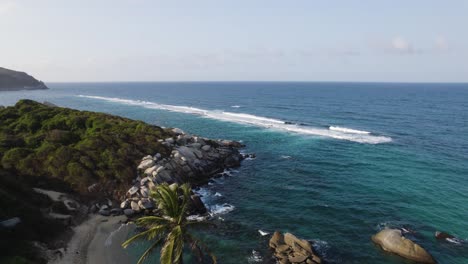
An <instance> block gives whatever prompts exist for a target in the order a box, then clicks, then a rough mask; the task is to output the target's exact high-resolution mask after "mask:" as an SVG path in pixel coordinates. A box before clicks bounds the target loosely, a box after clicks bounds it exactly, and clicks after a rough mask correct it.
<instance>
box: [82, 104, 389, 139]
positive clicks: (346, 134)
mask: <svg viewBox="0 0 468 264" xmlns="http://www.w3.org/2000/svg"><path fill="white" fill-rule="evenodd" d="M79 97H83V98H91V99H97V100H104V101H108V102H114V103H121V104H127V105H135V106H142V107H146V108H150V109H160V110H166V111H173V112H180V113H187V114H193V115H199V116H202V117H206V118H211V119H216V120H221V121H226V122H234V123H239V124H247V125H253V126H257V127H263V128H270V129H275V130H280V131H287V132H293V133H299V134H305V135H314V136H321V137H328V138H334V139H341V140H348V141H353V142H358V143H367V144H379V143H387V142H390V141H392V139H391V138H390V137H385V136H377V135H372V134H371V133H370V132H368V131H361V130H355V129H351V128H344V127H334V126H333V127H330V128H329V129H325V128H317V127H308V126H299V125H296V124H289V123H285V122H284V121H281V120H278V119H273V118H268V117H262V116H256V115H251V114H245V113H232V112H225V111H218V110H205V109H200V108H195V107H189V106H178V105H167V104H158V103H153V102H147V101H141V100H129V99H122V98H112V97H103V96H90V95H79Z"/></svg>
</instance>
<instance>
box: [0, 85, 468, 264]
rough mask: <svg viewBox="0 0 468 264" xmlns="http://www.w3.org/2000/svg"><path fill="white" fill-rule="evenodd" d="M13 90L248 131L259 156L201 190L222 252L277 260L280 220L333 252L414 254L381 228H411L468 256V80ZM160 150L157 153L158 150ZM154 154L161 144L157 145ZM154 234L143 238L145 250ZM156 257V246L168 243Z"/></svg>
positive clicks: (223, 132) (388, 257)
mask: <svg viewBox="0 0 468 264" xmlns="http://www.w3.org/2000/svg"><path fill="white" fill-rule="evenodd" d="M48 86H49V87H50V90H45V91H42V90H41V91H20V92H2V93H0V105H12V104H14V103H15V102H16V101H17V100H18V99H20V98H30V99H34V100H38V101H48V102H52V103H54V104H57V105H59V106H65V107H71V108H76V109H82V110H91V111H99V112H106V113H110V114H115V115H120V116H125V117H129V118H132V119H139V120H143V121H145V122H148V123H151V124H155V125H159V126H165V127H178V128H181V129H183V130H184V131H186V132H189V133H192V134H197V135H200V136H204V137H210V138H223V139H233V140H239V141H242V142H243V143H244V144H245V145H246V148H245V149H243V151H244V152H246V153H255V154H256V158H255V159H248V160H245V161H243V163H242V166H241V167H240V168H237V169H235V170H231V171H228V172H227V173H226V175H225V176H223V177H221V178H217V179H214V180H213V181H212V182H210V183H209V184H208V185H207V186H204V187H202V188H201V189H199V190H198V192H199V193H201V194H203V200H204V201H205V202H206V203H207V205H208V206H209V209H210V211H211V213H212V214H213V216H214V218H215V220H214V222H215V223H216V225H217V228H216V229H213V230H212V229H210V230H207V231H203V230H202V231H199V232H197V234H198V236H200V237H201V238H203V240H204V241H205V242H206V244H207V245H208V246H209V247H210V249H211V250H212V251H213V252H214V254H215V255H216V256H217V258H218V261H219V263H270V262H271V258H270V256H271V254H270V253H269V250H268V248H267V247H268V239H269V236H261V235H260V233H259V231H258V230H262V231H264V232H269V233H272V232H274V231H275V230H279V231H282V232H286V231H288V232H292V233H294V234H295V235H297V236H298V237H301V238H305V239H309V240H313V241H315V247H316V249H317V250H318V251H319V252H320V254H321V255H322V256H323V257H324V259H325V260H326V261H327V262H328V263H372V264H378V263H382V264H384V263H385V264H390V263H411V262H405V261H404V260H403V259H401V258H400V257H398V256H395V255H392V254H387V253H384V252H383V251H382V250H380V249H379V248H378V247H377V246H375V245H374V244H373V243H372V242H371V240H370V237H371V236H372V235H373V234H375V233H377V232H378V231H379V230H381V229H382V228H384V227H397V228H402V227H404V228H406V229H411V230H414V231H415V234H413V235H412V236H411V237H412V239H413V240H415V241H417V242H418V243H419V244H420V245H422V246H423V247H424V248H425V249H426V250H427V251H429V252H430V253H431V254H432V255H433V256H434V257H435V259H437V260H438V262H439V263H447V264H466V263H468V242H467V243H464V244H461V245H457V244H451V243H448V242H441V241H436V240H435V238H434V232H435V231H445V232H448V233H450V234H453V235H455V236H457V237H459V238H461V239H468V84H424V83H419V84H405V83H332V82H330V83H305V82H304V83H303V82H275V83H269V82H211V83H203V82H195V83H190V82H186V83H49V84H48ZM148 154H151V153H148ZM153 154H154V153H153ZM144 246H145V244H144V242H142V243H140V244H138V245H136V246H134V247H133V248H130V250H131V255H132V256H133V257H134V258H135V260H136V259H137V255H138V254H139V253H140V252H142V251H143V250H144ZM153 258H155V259H157V256H154V257H153Z"/></svg>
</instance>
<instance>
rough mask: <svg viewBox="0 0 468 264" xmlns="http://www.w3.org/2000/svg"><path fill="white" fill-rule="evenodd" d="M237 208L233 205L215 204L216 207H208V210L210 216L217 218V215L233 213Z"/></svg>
mask: <svg viewBox="0 0 468 264" xmlns="http://www.w3.org/2000/svg"><path fill="white" fill-rule="evenodd" d="M235 208H236V207H235V206H234V205H232V204H227V203H225V204H215V205H212V206H208V210H209V211H210V212H209V215H210V216H211V217H213V216H216V215H223V214H227V213H229V212H232V211H234V209H235Z"/></svg>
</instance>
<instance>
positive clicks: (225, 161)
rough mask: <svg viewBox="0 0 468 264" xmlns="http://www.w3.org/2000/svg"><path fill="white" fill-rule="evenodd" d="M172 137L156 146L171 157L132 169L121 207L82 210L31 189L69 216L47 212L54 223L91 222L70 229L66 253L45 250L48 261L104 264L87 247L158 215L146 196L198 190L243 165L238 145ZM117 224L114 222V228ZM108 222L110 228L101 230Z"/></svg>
mask: <svg viewBox="0 0 468 264" xmlns="http://www.w3.org/2000/svg"><path fill="white" fill-rule="evenodd" d="M172 131H173V133H174V137H169V138H166V139H164V140H161V141H160V143H161V144H162V145H164V146H165V147H167V148H169V149H170V150H171V151H170V153H171V154H170V155H169V156H167V157H164V154H161V153H154V154H152V155H147V156H145V157H143V158H142V160H141V162H140V163H139V165H138V166H137V168H136V169H137V170H138V177H137V178H136V179H134V180H133V185H132V186H131V187H130V188H129V189H128V191H127V193H126V194H125V195H124V196H122V197H121V201H120V204H119V203H118V202H117V201H115V200H113V197H101V198H100V199H99V200H97V201H93V202H91V204H89V205H85V204H80V203H78V202H76V201H74V200H73V199H71V198H69V197H67V196H66V195H65V194H61V193H57V192H53V191H47V190H42V189H36V191H37V192H39V193H43V194H47V195H48V196H49V197H50V198H51V199H53V200H54V201H56V202H61V203H63V207H64V209H66V210H68V212H69V213H70V214H65V212H63V213H62V214H57V213H53V212H52V213H50V214H49V217H55V218H57V219H60V220H62V221H63V222H64V223H65V224H68V225H74V224H77V223H76V222H74V221H73V219H74V216H75V215H78V214H77V212H85V214H87V213H89V216H90V218H89V220H86V221H85V222H83V223H82V224H79V225H78V226H76V227H74V231H75V234H74V235H73V237H72V238H71V240H70V242H69V243H68V245H67V247H64V248H58V249H54V250H46V251H47V252H48V255H47V258H48V259H49V260H53V261H54V262H55V263H60V262H61V261H69V262H70V263H91V262H89V261H90V258H91V260H93V261H98V259H100V261H104V262H103V263H108V262H105V261H106V260H104V259H103V258H104V257H103V256H101V255H99V254H94V256H90V254H89V252H88V247H89V248H91V241H98V240H99V241H101V240H102V241H104V240H105V238H106V237H105V236H109V235H110V232H111V231H112V230H110V229H111V228H110V227H109V225H113V226H114V227H116V225H117V224H122V223H126V222H128V221H129V219H131V218H133V217H138V215H142V214H146V215H156V214H158V209H157V205H156V204H155V201H154V200H153V199H152V198H151V197H150V191H151V189H152V188H153V187H155V186H156V185H157V184H160V183H163V182H167V183H169V184H172V183H185V182H189V183H191V184H192V186H194V187H195V186H200V185H202V184H204V183H206V182H207V181H209V180H210V179H211V177H213V176H214V175H216V174H218V173H222V172H223V171H224V170H225V169H227V168H233V167H237V166H240V162H241V161H242V160H243V159H244V155H242V154H241V153H240V152H239V148H241V147H243V145H242V144H240V143H239V142H236V141H229V140H211V139H207V138H202V137H198V136H193V135H189V134H186V133H184V132H183V131H182V130H180V129H173V130H172ZM95 188H98V186H96V185H95V186H93V185H91V186H89V192H95V191H96V190H95ZM191 201H192V204H191V208H190V213H191V214H199V215H203V214H206V213H207V210H206V208H205V205H204V204H203V202H202V201H201V198H200V196H199V195H197V194H195V193H193V194H192V195H191ZM117 216H118V217H117ZM107 219H109V220H107ZM116 219H118V223H117V222H116V221H117V220H116ZM107 221H109V222H110V223H111V224H104V223H105V222H107ZM98 229H99V230H101V229H103V230H107V231H106V232H102V234H101V235H100V236H99V237H98V238H96V237H93V236H95V234H94V233H95V232H96V230H98ZM114 229H115V228H114ZM93 230H94V231H93ZM86 234H87V235H86ZM90 236H91V237H90ZM102 241H101V242H102ZM97 243H98V242H95V243H94V245H93V247H98V248H101V249H102V250H105V249H104V248H103V245H97ZM119 246H120V244H119ZM92 251H93V252H96V249H95V248H94V249H92ZM108 255H109V256H108V257H106V258H111V256H110V254H108ZM87 258H88V259H87ZM86 259H87V260H86Z"/></svg>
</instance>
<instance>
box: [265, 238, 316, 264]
mask: <svg viewBox="0 0 468 264" xmlns="http://www.w3.org/2000/svg"><path fill="white" fill-rule="evenodd" d="M269 245H270V248H271V249H272V250H273V251H274V256H275V258H276V260H277V261H278V263H280V264H290V263H292V264H296V263H302V264H305V263H307V264H318V263H322V260H321V259H320V257H319V256H318V255H317V254H316V253H315V251H314V249H313V248H312V245H311V244H310V242H309V241H307V240H304V239H299V238H297V237H296V236H294V235H293V234H291V233H285V234H284V235H283V234H281V233H280V232H278V231H276V232H275V233H274V234H273V236H272V237H271V239H270V243H269Z"/></svg>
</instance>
